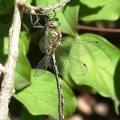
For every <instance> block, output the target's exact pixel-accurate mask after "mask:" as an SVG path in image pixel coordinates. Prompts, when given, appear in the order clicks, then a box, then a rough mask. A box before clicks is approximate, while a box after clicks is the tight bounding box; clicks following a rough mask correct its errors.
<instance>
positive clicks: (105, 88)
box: [64, 34, 120, 112]
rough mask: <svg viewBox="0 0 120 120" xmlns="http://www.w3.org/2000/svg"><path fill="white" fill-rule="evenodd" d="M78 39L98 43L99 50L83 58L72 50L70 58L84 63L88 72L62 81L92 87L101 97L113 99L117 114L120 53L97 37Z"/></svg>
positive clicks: (82, 36)
mask: <svg viewBox="0 0 120 120" xmlns="http://www.w3.org/2000/svg"><path fill="white" fill-rule="evenodd" d="M80 39H82V40H85V41H98V42H99V43H100V44H101V48H100V49H99V50H98V51H96V52H93V53H91V54H88V55H84V56H79V53H75V51H74V49H73V52H72V53H73V54H71V56H75V57H76V58H77V59H79V60H80V61H82V62H84V63H85V64H86V65H87V69H88V70H87V73H86V75H85V76H76V77H75V76H73V77H71V79H70V77H68V78H67V77H66V76H65V77H64V79H65V80H66V82H67V83H68V84H69V85H71V84H72V83H75V84H77V85H88V86H91V87H93V88H94V89H95V90H96V91H97V92H98V93H99V94H101V95H102V96H105V97H110V98H111V99H113V101H114V103H115V105H116V106H115V107H116V110H117V112H118V104H119V99H120V94H117V93H119V92H117V91H120V85H117V84H116V81H119V77H117V75H118V74H119V72H118V71H119V70H120V65H119V60H120V51H119V50H118V49H117V48H116V47H115V46H113V45H112V44H111V43H109V42H108V41H106V40H105V39H104V38H102V37H100V36H98V35H94V34H83V35H81V36H80ZM78 48H79V47H78ZM86 49H87V48H86ZM73 65H74V64H73ZM117 65H118V66H117ZM116 67H117V68H116ZM74 72H75V73H77V72H78V71H74ZM79 72H81V68H79ZM70 82H72V83H70ZM116 92H117V93H116Z"/></svg>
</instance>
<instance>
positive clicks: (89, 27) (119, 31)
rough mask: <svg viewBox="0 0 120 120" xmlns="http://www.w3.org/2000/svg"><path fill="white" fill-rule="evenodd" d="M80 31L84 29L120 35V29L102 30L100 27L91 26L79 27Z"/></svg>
mask: <svg viewBox="0 0 120 120" xmlns="http://www.w3.org/2000/svg"><path fill="white" fill-rule="evenodd" d="M78 29H83V30H92V31H102V32H112V33H113V32H115V33H120V29H115V28H100V27H91V26H84V25H79V26H78Z"/></svg>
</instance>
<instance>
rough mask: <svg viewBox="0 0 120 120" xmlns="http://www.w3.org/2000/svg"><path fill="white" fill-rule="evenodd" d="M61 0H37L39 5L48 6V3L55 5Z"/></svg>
mask: <svg viewBox="0 0 120 120" xmlns="http://www.w3.org/2000/svg"><path fill="white" fill-rule="evenodd" d="M60 1H61V0H52V1H51V0H36V5H37V6H46V5H54V4H57V3H58V2H60Z"/></svg>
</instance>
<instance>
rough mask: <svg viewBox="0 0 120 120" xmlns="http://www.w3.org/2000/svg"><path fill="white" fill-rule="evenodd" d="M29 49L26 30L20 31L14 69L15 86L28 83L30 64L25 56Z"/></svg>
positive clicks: (23, 85) (19, 87) (24, 85)
mask: <svg viewBox="0 0 120 120" xmlns="http://www.w3.org/2000/svg"><path fill="white" fill-rule="evenodd" d="M28 49H29V37H28V34H27V33H26V32H21V34H20V40H19V56H18V60H17V65H16V69H15V80H16V81H15V88H16V89H17V90H19V89H22V88H24V87H26V86H28V85H29V84H30V82H29V81H30V71H31V66H30V64H29V61H28V59H27V57H26V54H27V52H28Z"/></svg>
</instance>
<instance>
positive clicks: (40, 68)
mask: <svg viewBox="0 0 120 120" xmlns="http://www.w3.org/2000/svg"><path fill="white" fill-rule="evenodd" d="M49 61H50V58H48V56H47V55H46V56H45V57H44V58H43V59H42V60H41V61H40V62H39V63H38V65H37V67H36V69H35V73H34V77H39V76H41V75H43V74H44V73H45V72H46V70H47V68H48V65H49Z"/></svg>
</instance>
